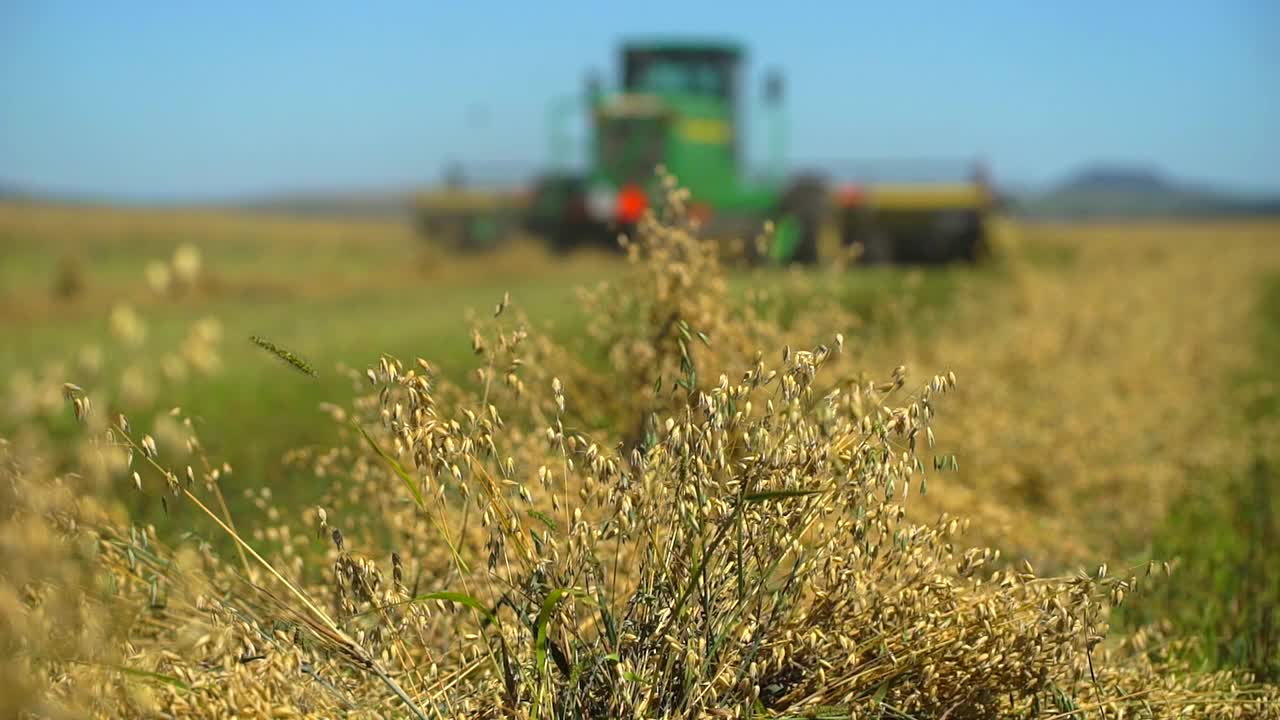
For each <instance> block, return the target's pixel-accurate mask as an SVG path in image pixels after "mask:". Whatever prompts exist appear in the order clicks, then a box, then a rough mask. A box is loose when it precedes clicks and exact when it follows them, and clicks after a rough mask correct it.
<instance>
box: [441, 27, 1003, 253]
mask: <svg viewBox="0 0 1280 720" xmlns="http://www.w3.org/2000/svg"><path fill="white" fill-rule="evenodd" d="M620 55H621V57H620V61H621V63H620V65H621V66H620V73H619V75H620V76H619V78H618V82H617V83H616V86H615V87H614V88H612V89H608V90H606V89H605V88H604V87H602V84H601V83H600V82H599V80H598V79H597V78H596V77H594V76H592V77H590V78H589V79H588V81H587V83H586V89H585V93H584V94H583V96H580V97H574V98H570V99H566V100H561V101H559V102H557V103H553V105H552V108H551V125H552V158H553V166H552V169H551V170H549V171H548V172H546V173H544V174H542V175H541V176H540V177H539V178H538V179H537V180H536V181H535V182H534V183H533V184H532V187H531V188H530V189H529V191H528V192H526V193H523V194H521V195H520V196H519V197H518V198H512V197H505V198H502V199H501V200H500V201H497V203H496V205H495V207H498V208H500V209H501V210H502V213H501V215H502V217H503V218H505V219H510V218H512V217H516V216H518V217H519V218H520V220H519V221H518V224H520V225H523V227H524V229H525V230H526V231H528V232H530V233H532V234H533V235H536V236H538V237H541V238H543V239H545V241H546V242H547V243H548V244H549V245H550V246H551V247H552V248H554V249H556V250H558V251H569V250H573V249H576V248H581V247H584V246H604V247H612V248H616V247H618V242H617V239H618V236H619V235H620V234H631V233H633V232H634V230H635V226H636V224H637V222H638V221H639V220H640V218H641V217H642V216H643V214H644V212H645V211H646V210H647V209H648V208H650V207H652V206H654V205H655V204H656V203H658V202H660V201H661V200H662V198H663V193H664V192H665V190H664V188H662V187H661V181H660V178H659V177H658V175H657V174H656V173H655V170H656V169H657V168H658V167H659V166H661V167H664V168H665V169H666V170H667V172H668V173H670V174H671V175H673V176H674V177H675V178H676V180H677V181H678V183H679V185H680V186H681V187H683V188H685V189H687V190H688V191H689V192H690V195H691V202H690V205H689V212H690V214H691V215H692V216H693V217H695V218H697V219H698V220H699V222H700V228H701V230H700V232H701V234H702V235H703V236H704V237H708V238H714V239H717V240H721V239H723V240H726V241H727V240H738V241H745V242H744V243H743V249H744V250H745V251H746V254H747V257H748V258H750V259H752V260H754V261H757V262H772V263H803V264H811V263H816V262H818V261H819V259H820V256H822V255H823V254H824V253H823V251H822V249H823V248H832V247H834V248H835V249H836V250H837V251H838V250H839V248H840V247H842V246H849V245H851V244H854V243H857V244H859V245H860V246H861V247H862V248H863V250H864V252H863V258H864V261H865V262H886V263H887V262H911V263H933V262H948V261H951V260H956V259H966V260H973V259H976V258H977V257H978V256H979V255H980V254H981V250H982V248H983V247H984V245H985V235H986V226H987V224H988V219H987V218H988V215H989V211H990V206H991V203H990V200H989V198H990V193H988V192H987V191H986V185H985V182H984V181H983V179H982V177H981V176H980V175H976V176H975V178H974V179H973V181H971V182H970V181H966V182H961V183H950V184H940V183H915V184H909V185H895V186H876V185H874V184H872V185H867V184H865V183H862V184H858V183H853V184H849V183H846V184H837V183H834V182H832V181H831V180H830V179H828V178H827V177H826V176H825V175H823V174H821V173H816V172H811V173H800V174H796V173H787V172H786V171H785V170H784V168H783V165H784V161H783V158H784V153H783V146H784V141H785V137H786V130H785V114H784V112H783V107H782V104H783V82H782V77H781V75H780V74H779V73H777V72H771V73H769V74H767V76H766V77H765V79H764V83H763V93H762V96H763V102H762V107H760V108H759V110H758V112H759V113H760V114H761V115H762V116H763V117H764V118H765V124H764V129H765V131H766V133H767V137H768V142H767V155H768V157H767V162H766V163H765V169H764V172H763V173H760V174H758V175H755V176H750V175H748V174H747V173H746V172H745V169H744V168H745V166H746V163H745V161H744V155H743V153H744V138H743V132H742V128H743V126H744V123H743V119H744V113H745V104H746V103H745V100H744V97H745V93H744V91H743V90H744V86H745V82H744V80H745V79H744V78H743V61H744V59H745V52H744V50H743V48H742V47H740V46H739V45H737V44H735V43H732V42H725V41H716V40H688V39H657V40H634V41H629V42H625V43H623V44H622V47H621V52H620ZM584 110H585V114H586V117H587V118H588V138H587V141H586V143H585V145H586V147H585V149H586V151H587V152H586V162H585V163H583V165H584V167H582V168H580V169H578V170H576V171H575V170H569V169H567V168H566V163H565V160H566V159H567V157H568V156H569V155H571V154H572V151H573V143H572V142H571V141H570V139H569V134H568V130H569V127H570V124H571V123H572V121H573V119H574V118H575V117H576V116H580V115H581V113H582V112H583V111H584ZM483 205H484V203H483V202H481V201H478V200H474V199H473V200H469V201H468V202H460V201H459V200H458V199H456V198H455V199H454V200H453V201H452V205H450V203H449V201H448V200H447V199H445V196H444V195H437V196H433V198H432V199H431V200H430V201H428V202H424V203H423V204H422V206H421V208H422V210H423V214H422V217H423V218H429V219H431V220H432V221H438V220H440V218H441V216H442V215H448V216H449V217H450V218H453V219H454V220H453V223H454V225H455V226H458V227H466V228H471V227H478V226H482V225H483V224H478V223H477V222H476V219H475V212H477V210H476V209H477V208H480V207H481V206H483ZM446 206H448V207H451V208H453V211H452V212H444V209H445V208H446ZM460 208H467V210H466V212H465V213H460V212H459V209H460ZM766 221H772V223H773V225H774V231H773V232H772V233H771V234H770V235H769V245H768V247H766V248H765V249H764V253H763V254H760V253H759V252H756V251H755V250H756V249H755V248H754V244H753V243H752V242H751V241H753V240H754V239H755V238H756V237H758V236H760V234H761V231H762V230H763V228H764V226H765V223H766ZM499 225H503V224H502V223H499V224H495V223H490V224H489V225H488V226H487V227H490V228H493V227H497V226H499ZM468 237H469V235H468ZM472 244H475V243H472Z"/></svg>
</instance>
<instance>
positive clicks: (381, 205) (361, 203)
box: [218, 191, 412, 218]
mask: <svg viewBox="0 0 1280 720" xmlns="http://www.w3.org/2000/svg"><path fill="white" fill-rule="evenodd" d="M218 205H219V206H222V207H227V208H230V209H235V210H243V211H248V212H260V213H268V214H273V215H277V214H278V215H295V216H304V217H313V216H314V217H367V218H400V217H406V216H408V215H409V213H410V212H411V209H412V198H411V196H410V194H409V193H407V192H392V191H388V192H370V193H356V192H352V193H341V192H333V193H325V192H300V193H291V194H280V195H269V196H265V197H260V198H251V199H247V200H242V201H230V202H225V203H218Z"/></svg>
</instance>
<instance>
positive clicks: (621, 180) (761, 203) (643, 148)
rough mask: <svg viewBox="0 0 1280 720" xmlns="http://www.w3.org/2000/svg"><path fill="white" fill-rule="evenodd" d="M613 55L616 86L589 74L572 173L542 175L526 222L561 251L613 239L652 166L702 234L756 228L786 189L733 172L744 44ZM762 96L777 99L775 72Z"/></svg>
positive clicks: (640, 208)
mask: <svg viewBox="0 0 1280 720" xmlns="http://www.w3.org/2000/svg"><path fill="white" fill-rule="evenodd" d="M620 59H621V68H620V73H619V82H618V83H617V85H616V87H615V89H614V90H612V91H610V90H606V89H605V88H603V87H602V86H601V84H600V83H599V82H598V80H596V79H595V78H591V79H589V80H588V83H587V92H586V98H585V103H586V109H587V111H588V117H589V121H590V139H589V140H588V142H587V156H588V157H587V163H586V168H585V170H584V171H583V172H582V174H581V176H580V180H579V181H576V182H575V181H574V180H573V179H572V178H571V176H570V175H568V174H566V173H563V172H558V173H553V174H550V175H548V176H547V177H546V178H545V179H544V181H543V182H541V183H540V184H539V185H538V187H537V188H536V189H535V192H534V206H533V208H532V209H531V214H530V221H531V222H530V228H531V229H532V230H534V231H535V232H540V233H541V234H544V235H547V236H549V239H550V240H551V241H552V245H553V246H554V247H557V248H560V249H568V248H571V247H574V246H578V245H581V244H595V243H604V244H613V243H614V242H615V240H616V237H617V235H618V234H619V233H625V232H630V231H631V230H633V229H634V227H635V224H636V222H637V221H638V220H639V219H640V217H641V216H642V215H643V213H644V211H645V210H646V209H647V208H648V206H649V205H650V203H651V202H653V201H654V200H655V199H657V198H659V197H660V195H659V193H661V192H662V191H663V189H662V188H661V187H659V186H658V183H657V178H656V176H655V173H654V170H655V168H656V167H657V166H659V165H662V166H663V167H665V168H666V169H667V171H668V172H670V173H671V174H673V175H674V176H675V177H676V178H677V179H678V180H679V182H680V185H681V186H682V187H684V188H687V189H688V190H689V191H690V193H691V195H692V198H693V203H692V206H691V208H690V211H691V213H692V214H693V215H694V216H695V217H696V218H697V219H698V220H699V221H700V222H701V223H702V226H703V232H704V234H708V235H719V236H724V237H738V238H742V237H752V236H754V235H755V234H757V233H758V232H759V230H760V228H761V226H762V225H763V222H764V220H765V219H766V218H767V217H769V216H770V215H771V214H772V213H774V212H775V211H778V210H779V209H780V208H779V207H778V200H779V199H780V198H781V197H782V196H783V195H784V193H783V192H782V189H781V187H780V186H781V183H779V182H776V181H769V180H766V181H763V182H749V181H748V180H747V179H746V178H745V176H744V173H742V172H741V168H742V164H743V163H742V143H741V138H740V132H739V127H740V124H741V123H740V118H739V113H740V112H741V108H742V105H743V101H742V78H741V74H742V62H743V51H742V49H741V48H739V47H738V46H737V45H734V44H732V43H725V42H713V41H696V42H695V41H646V42H632V43H627V44H625V45H624V46H623V47H622V50H621V58H620ZM766 99H767V101H768V102H770V104H771V105H773V106H775V107H776V105H777V104H778V103H780V100H781V80H780V79H779V78H778V77H777V76H772V77H771V78H770V80H769V82H768V85H767V86H766ZM775 135H776V133H775ZM558 147H563V143H561V144H560V145H558ZM784 235H785V234H784ZM783 240H786V238H785V237H783ZM795 244H796V243H795V241H794V239H793V240H792V241H791V243H790V245H787V244H786V243H782V244H781V245H780V247H784V248H786V249H788V250H789V251H790V252H787V253H783V254H794V250H795V248H794V247H793V246H794V245H795Z"/></svg>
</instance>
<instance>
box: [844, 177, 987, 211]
mask: <svg viewBox="0 0 1280 720" xmlns="http://www.w3.org/2000/svg"><path fill="white" fill-rule="evenodd" d="M865 197H866V201H865V202H866V204H867V205H869V206H871V207H872V208H875V209H883V210H914V209H921V210H935V209H936V210H942V209H947V208H955V209H961V208H977V209H981V208H986V207H987V206H989V205H990V196H989V194H988V193H987V190H986V188H984V187H982V186H981V185H975V184H972V183H965V184H949V185H943V184H937V185H930V184H915V185H913V184H901V185H872V186H870V187H868V188H867V189H866V195H865Z"/></svg>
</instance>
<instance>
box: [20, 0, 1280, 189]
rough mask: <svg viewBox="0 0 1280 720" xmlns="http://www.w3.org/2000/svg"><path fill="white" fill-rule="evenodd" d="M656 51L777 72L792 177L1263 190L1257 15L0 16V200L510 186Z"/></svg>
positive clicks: (1265, 42) (738, 9)
mask: <svg viewBox="0 0 1280 720" xmlns="http://www.w3.org/2000/svg"><path fill="white" fill-rule="evenodd" d="M606 8H607V9H606ZM654 34H662V35H670V34H681V35H683V34H693V35H704V36H705V35H714V36H718V37H727V38H732V39H737V40H739V41H741V42H742V43H743V44H744V45H746V46H747V47H748V49H749V53H750V62H749V64H748V68H747V69H748V77H749V85H748V87H749V89H750V91H751V96H750V99H749V102H756V101H757V99H758V95H759V86H760V82H759V81H760V78H761V75H762V70H763V68H764V67H767V66H776V67H779V68H781V69H782V70H783V72H784V73H785V76H786V79H787V93H788V94H787V114H788V122H789V125H790V140H789V154H790V155H791V156H792V157H794V158H804V159H825V158H839V159H844V158H866V157H869V158H896V157H903V158H916V157H934V156H938V157H942V156H945V157H956V156H972V155H981V156H984V157H986V158H987V160H988V162H989V163H990V165H991V167H992V170H993V172H994V174H995V175H996V177H997V179H1004V180H1006V181H1012V182H1017V183H1045V182H1049V181H1052V180H1053V179H1055V178H1058V177H1060V176H1062V175H1063V174H1064V173H1067V172H1070V171H1071V170H1072V169H1074V168H1076V167H1079V166H1080V165H1082V164H1085V163H1090V162H1094V161H1110V162H1124V163H1135V164H1142V165H1147V166H1157V167H1160V168H1163V169H1165V170H1167V171H1169V172H1170V173H1172V174H1174V175H1177V176H1181V177H1186V178H1191V179H1197V180H1205V181H1210V182H1215V183H1222V184H1227V185H1231V186H1235V187H1239V188H1243V189H1258V190H1280V3H1277V2H1271V1H1270V0H1257V1H1255V2H1232V1H1228V0H1200V1H1194V2H1193V1H1190V0H1187V1H1185V2H1180V1H1178V0H1163V1H1160V2H1156V1H1151V0H1133V1H1130V2H1120V3H1117V2H1095V1H1093V0H1087V1H1086V0H1074V1H1072V2H1056V3H1050V2H1028V1H1025V0H1024V1H1015V0H1007V1H999V2H998V1H996V0H990V1H986V2H972V3H957V2H944V1H942V0H938V1H937V2H894V3H889V2H880V3H862V2H853V1H852V0H848V1H845V2H831V3H817V2H809V3H803V2H791V3H781V2H777V1H776V0H773V1H771V2H767V3H763V2H762V3H756V2H745V1H738V2H732V3H730V2H723V3H697V2H692V0H678V1H676V2H657V1H654V0H647V1H645V2H623V3H587V2H581V3H569V2H557V1H556V0H545V1H544V2H540V3H526V2H519V3H517V2H508V3H495V2H490V3H480V2H471V3H464V2H452V3H445V2H418V3H403V4H401V3H392V2H375V3H352V2H344V3H337V2H333V3H330V2H321V1H319V0H311V1H310V2H296V3H295V2H285V1H283V0H277V1H274V2H265V3H248V2H241V3H233V2H225V3H194V2H191V3H186V2H169V3H164V2H147V3H144V2H128V1H124V0H122V1H120V2H109V3H106V2H90V1H88V0H85V1H84V2H60V1H56V0H0V182H7V183H14V184H19V185H23V186H28V187H33V188H39V189H46V190H57V191H70V192H82V193H90V194H95V195H106V196H111V197H116V198H121V199H129V198H133V199H143V198H151V199H163V198H171V199H174V198H199V197H218V196H232V195H239V194H248V193H254V192H259V191H275V190H290V189H324V188H384V187H393V186H397V185H403V184H407V183H421V182H430V181H434V180H435V179H437V178H438V177H439V175H440V172H441V169H442V167H443V165H444V164H445V163H446V162H447V161H448V160H450V159H458V160H461V161H464V162H469V163H472V164H474V165H475V166H476V167H478V168H486V169H487V170H488V171H490V172H498V171H501V170H503V169H511V170H513V171H523V170H529V169H533V168H536V167H538V166H539V164H541V163H542V162H544V161H545V160H546V159H547V156H548V154H549V148H548V145H549V142H548V131H547V119H546V118H547V107H548V102H549V101H550V100H551V99H552V98H554V97H557V96H564V95H567V94H571V93H576V92H578V91H579V90H580V88H581V86H582V81H583V77H584V73H585V71H586V70H587V69H588V68H593V67H594V68H598V69H600V70H602V71H606V72H607V71H610V70H613V69H614V66H615V48H616V44H617V41H618V40H619V39H620V38H622V37H625V36H630V35H654ZM469 108H471V110H468V109H469ZM477 108H482V109H483V111H482V112H481V111H479V110H476V109H477ZM469 116H470V117H471V118H472V119H475V118H477V117H479V118H480V119H481V120H482V122H480V123H478V124H473V123H469V122H468V117H469ZM752 149H753V150H754V148H752Z"/></svg>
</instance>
